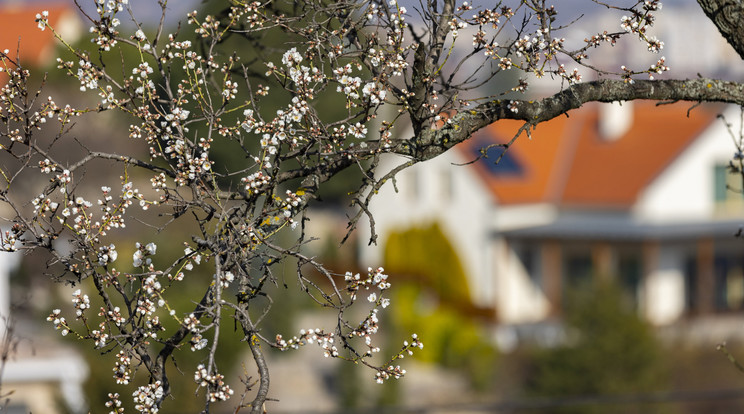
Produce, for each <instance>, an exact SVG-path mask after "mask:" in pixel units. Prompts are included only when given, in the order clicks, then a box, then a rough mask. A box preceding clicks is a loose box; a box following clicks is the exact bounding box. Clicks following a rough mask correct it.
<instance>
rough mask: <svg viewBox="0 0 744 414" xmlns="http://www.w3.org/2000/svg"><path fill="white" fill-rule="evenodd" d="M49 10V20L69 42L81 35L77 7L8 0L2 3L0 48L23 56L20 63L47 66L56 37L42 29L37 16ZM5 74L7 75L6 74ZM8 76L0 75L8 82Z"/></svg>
mask: <svg viewBox="0 0 744 414" xmlns="http://www.w3.org/2000/svg"><path fill="white" fill-rule="evenodd" d="M44 10H46V11H48V12H49V24H50V25H51V26H52V27H54V30H55V31H56V32H57V33H58V34H59V35H60V36H62V37H63V38H64V39H66V40H67V41H69V42H73V43H74V42H75V41H76V40H77V39H79V38H80V35H81V33H82V30H83V27H82V22H81V20H80V16H79V15H78V12H77V10H76V9H75V8H74V7H71V5H70V4H68V3H61V2H58V1H57V2H52V1H49V2H32V3H27V2H20V1H7V2H5V3H3V4H2V6H1V7H0V27H2V28H3V30H0V50H8V56H10V58H11V59H13V60H20V62H21V65H23V66H24V67H27V66H45V65H49V64H51V63H54V58H55V57H56V56H55V50H56V48H57V41H56V40H55V39H54V35H53V33H52V32H51V31H50V30H44V31H42V30H40V29H39V28H38V27H37V25H36V23H34V20H35V19H36V14H37V13H40V12H42V11H44ZM3 76H4V75H3ZM6 80H7V78H5V77H3V78H0V81H2V82H3V83H5V82H6Z"/></svg>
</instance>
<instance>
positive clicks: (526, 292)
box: [492, 238, 550, 324]
mask: <svg viewBox="0 0 744 414" xmlns="http://www.w3.org/2000/svg"><path fill="white" fill-rule="evenodd" d="M492 245H493V258H494V274H495V281H496V313H497V314H498V316H499V322H501V323H504V324H520V323H530V322H537V321H541V320H543V319H545V318H546V317H547V316H548V313H549V312H550V304H549V303H548V300H547V298H546V297H545V294H544V293H543V291H542V290H541V288H540V287H539V286H537V285H535V283H533V281H532V280H531V279H530V275H529V274H527V272H526V270H525V268H524V266H523V265H522V262H521V260H520V259H519V257H518V256H517V254H516V253H515V252H514V249H512V248H511V247H510V246H509V245H508V243H507V242H506V241H505V240H504V239H503V238H498V239H496V240H494V242H493V244H492ZM539 267H540V266H535V268H536V269H535V271H539V270H537V269H538V268H539Z"/></svg>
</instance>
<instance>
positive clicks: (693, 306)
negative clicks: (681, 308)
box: [685, 255, 698, 312]
mask: <svg viewBox="0 0 744 414" xmlns="http://www.w3.org/2000/svg"><path fill="white" fill-rule="evenodd" d="M697 295H698V261H697V257H695V255H689V256H687V259H686V260H685V308H686V309H687V310H688V311H691V312H694V311H697V310H698V309H697V308H698V303H697V302H698V298H697Z"/></svg>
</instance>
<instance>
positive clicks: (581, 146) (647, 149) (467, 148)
mask: <svg viewBox="0 0 744 414" xmlns="http://www.w3.org/2000/svg"><path fill="white" fill-rule="evenodd" d="M599 105H601V104H588V105H585V106H583V107H582V108H580V109H577V110H575V111H572V112H570V113H569V115H568V117H566V116H562V117H559V118H556V119H553V120H551V121H549V122H545V123H542V124H539V125H538V126H537V128H535V130H533V131H532V139H528V138H527V137H526V136H525V135H522V136H521V137H520V138H519V139H517V141H516V143H515V144H514V145H513V146H512V147H511V148H510V149H509V151H508V152H507V156H508V157H511V158H512V160H510V162H512V163H513V164H514V165H518V166H519V170H520V171H519V173H518V174H499V173H498V172H497V173H494V172H493V171H489V169H488V168H487V167H488V166H487V164H486V163H487V162H493V161H494V160H492V159H485V160H481V161H478V162H477V163H475V164H474V166H473V167H474V168H475V169H476V171H477V173H478V175H479V176H480V177H481V178H482V179H483V180H484V182H485V183H486V185H487V186H488V187H489V188H490V189H491V191H492V193H493V194H494V195H495V196H496V198H497V200H498V202H499V203H500V204H520V203H540V202H549V203H554V204H558V205H562V206H587V207H608V208H627V207H630V206H631V205H633V204H634V203H635V201H636V200H637V198H638V197H639V195H640V194H641V193H642V191H643V190H644V189H645V188H646V187H647V186H648V185H649V184H651V182H652V181H653V180H654V179H655V178H656V177H657V176H658V175H659V174H660V173H661V172H662V171H663V170H664V169H665V168H666V167H667V166H668V165H669V164H670V163H672V162H673V161H674V160H675V159H676V157H677V156H679V155H680V154H681V152H682V151H684V149H685V148H687V146H688V145H690V143H691V142H693V141H694V140H695V139H696V138H698V137H699V136H700V134H701V133H702V131H703V130H704V129H706V128H707V127H708V126H709V125H710V123H711V122H713V121H714V120H715V117H716V115H717V113H718V112H717V111H716V108H719V107H711V106H699V107H697V108H695V109H693V110H692V111H690V115H689V117H688V116H687V111H688V109H689V108H690V104H689V103H678V104H672V105H661V106H656V104H655V103H654V102H646V101H636V102H634V103H633V105H627V104H626V107H627V108H628V110H632V111H633V114H632V121H631V122H632V124H631V125H630V126H629V127H628V129H627V131H625V132H624V133H623V134H622V136H619V137H617V138H616V139H612V140H609V139H605V138H604V137H602V136H601V133H600V128H599V122H600V115H599ZM631 107H632V109H630V108H631ZM521 125H522V122H516V121H499V122H496V123H494V124H492V125H490V126H489V127H487V128H485V130H483V131H480V132H479V133H478V134H476V136H475V137H473V139H471V140H468V141H467V142H466V143H464V144H463V145H461V146H460V147H458V148H459V149H460V150H461V151H464V152H466V153H468V154H474V153H476V152H477V150H478V148H480V147H482V146H484V144H486V145H488V143H504V142H507V141H508V140H509V139H511V138H512V137H513V136H514V134H515V133H516V131H517V130H518V129H519V127H520V126H521ZM491 158H492V157H491ZM496 171H498V167H497V170H496Z"/></svg>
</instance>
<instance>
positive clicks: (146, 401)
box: [132, 381, 164, 414]
mask: <svg viewBox="0 0 744 414" xmlns="http://www.w3.org/2000/svg"><path fill="white" fill-rule="evenodd" d="M163 396H164V394H163V386H162V384H161V383H160V381H156V382H154V383H152V384H148V385H143V386H141V387H139V388H137V390H136V391H135V392H134V393H132V397H134V404H135V405H134V408H135V409H136V410H137V411H139V412H140V413H142V414H155V413H157V412H158V411H160V409H159V408H158V404H159V402H160V401H161V400H162V399H163Z"/></svg>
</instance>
